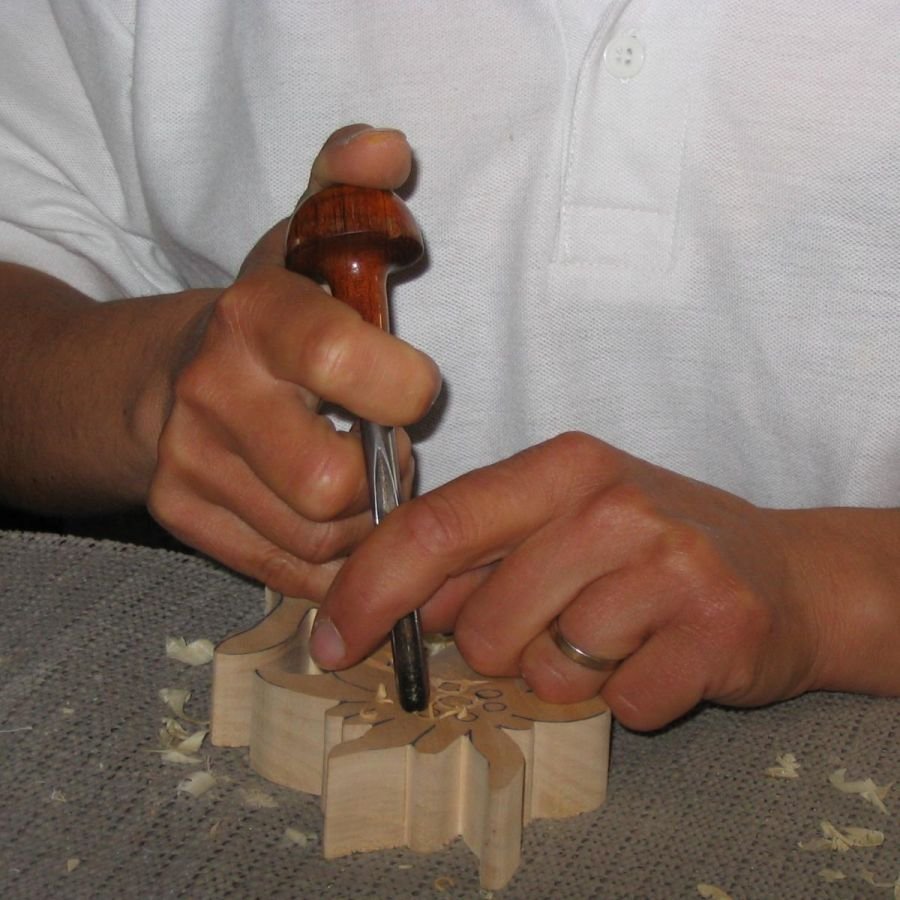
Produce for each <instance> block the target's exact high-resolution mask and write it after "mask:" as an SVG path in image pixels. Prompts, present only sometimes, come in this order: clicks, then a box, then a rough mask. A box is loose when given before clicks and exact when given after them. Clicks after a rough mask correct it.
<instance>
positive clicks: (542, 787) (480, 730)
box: [213, 607, 610, 890]
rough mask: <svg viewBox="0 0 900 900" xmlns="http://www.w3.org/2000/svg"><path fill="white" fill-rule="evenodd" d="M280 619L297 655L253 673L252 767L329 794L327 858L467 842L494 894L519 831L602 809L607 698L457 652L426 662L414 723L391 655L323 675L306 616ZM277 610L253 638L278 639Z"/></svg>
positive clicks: (515, 852) (511, 866) (514, 858)
mask: <svg viewBox="0 0 900 900" xmlns="http://www.w3.org/2000/svg"><path fill="white" fill-rule="evenodd" d="M279 610H280V611H281V614H282V616H283V617H284V628H283V629H282V634H281V637H282V640H283V642H282V645H281V646H282V648H289V649H287V651H286V652H282V653H281V655H280V656H279V658H277V659H276V660H275V661H274V662H271V663H269V664H268V665H264V666H262V667H261V668H260V669H259V671H258V672H257V673H256V676H255V688H254V693H253V698H252V713H251V720H250V730H249V744H250V759H251V764H252V766H253V767H254V768H255V769H256V770H257V771H258V772H259V773H260V774H262V775H263V776H265V777H267V778H270V779H271V780H274V781H277V782H280V783H282V784H287V785H289V786H292V787H296V788H299V789H300V790H304V791H308V792H310V793H316V794H321V795H322V805H323V810H324V814H325V828H324V834H323V846H324V851H325V855H326V857H335V856H341V855H343V854H346V853H351V852H354V851H359V850H375V849H383V848H387V847H397V846H409V847H411V848H413V849H415V850H419V851H433V850H436V849H438V848H439V847H441V846H443V845H445V844H446V843H448V842H449V841H450V840H452V839H453V838H454V837H456V836H457V835H462V837H463V839H464V840H465V842H466V843H467V844H468V846H469V847H470V848H471V849H472V850H473V851H474V852H475V853H476V854H477V855H478V856H479V859H480V874H481V884H482V886H483V887H485V888H487V889H490V890H495V889H498V888H500V887H502V886H503V885H505V884H506V883H507V882H508V881H509V879H510V878H511V877H512V874H513V873H514V872H515V870H516V868H517V866H518V863H519V855H520V845H521V832H522V827H523V825H525V824H527V823H528V821H530V820H531V819H532V818H545V817H554V818H558V817H563V816H570V815H575V814H577V813H580V812H585V811H587V810H590V809H595V808H596V807H598V806H599V805H600V804H601V803H602V802H603V800H604V797H605V794H606V772H607V764H608V746H609V722H610V719H609V713H608V711H607V709H606V706H605V705H604V704H603V702H602V701H601V700H600V699H599V698H594V699H592V700H588V701H585V702H583V703H578V704H573V705H569V706H556V705H553V704H549V703H544V702H543V701H541V700H540V699H538V698H537V697H536V696H535V694H534V693H532V692H531V691H530V690H529V689H528V688H527V686H526V685H525V684H524V682H522V681H521V680H518V679H511V678H502V679H488V678H483V677H481V676H479V675H477V674H476V673H475V672H473V671H472V670H471V669H470V668H469V667H468V666H467V665H466V664H465V662H464V660H463V659H462V657H461V656H460V655H459V653H458V651H457V650H456V648H455V646H453V645H452V644H449V645H447V646H445V647H444V648H442V649H441V650H439V651H438V652H436V653H434V654H433V655H432V656H431V658H430V660H429V669H430V682H431V703H430V706H429V708H428V709H427V710H425V711H423V712H420V713H407V712H405V711H404V710H403V709H402V707H401V706H400V703H399V701H398V699H397V695H396V691H395V687H394V675H393V671H392V663H391V654H390V648H389V646H385V647H383V648H382V649H381V650H379V651H378V652H377V653H375V654H374V655H373V656H371V657H369V658H368V659H366V660H365V661H364V662H362V663H360V664H359V665H357V666H354V667H353V668H350V669H347V670H344V671H342V672H331V673H321V672H319V671H318V670H316V669H315V667H314V666H313V665H312V664H311V663H310V660H309V657H308V654H307V652H306V642H307V635H308V631H309V627H308V626H309V618H308V617H307V619H306V620H305V622H304V623H303V624H301V626H300V628H299V629H297V626H296V622H297V617H296V615H291V616H285V614H284V608H283V607H280V608H279ZM279 610H276V612H275V614H273V615H272V616H270V617H269V619H267V620H265V621H264V622H263V623H261V625H260V626H258V627H257V628H258V629H259V628H262V627H264V626H267V625H268V626H269V630H270V631H272V630H273V629H272V628H271V626H272V620H273V619H274V618H276V617H277V615H278V613H279ZM288 629H289V633H288V634H287V635H285V634H284V633H283V631H284V630H288ZM274 631H275V632H277V631H278V629H274ZM252 634H253V632H252V631H251V632H246V633H245V634H244V635H239V636H238V638H246V637H247V636H248V635H252ZM273 636H274V635H273ZM234 640H235V639H232V642H233V641H234ZM251 643H253V642H252V641H251ZM258 644H259V642H258V641H257V642H256V645H257V646H258ZM222 649H225V650H228V651H229V652H232V653H233V652H234V649H235V647H234V645H233V644H232V646H231V647H229V646H228V644H226V645H223V647H222V648H220V651H221V650H222ZM268 649H269V652H270V654H271V651H272V647H271V645H270V647H269V648H268ZM220 651H217V656H218V652H220ZM217 677H218V675H217ZM222 693H223V692H220V695H221V694H222ZM214 696H215V691H214ZM213 710H214V715H213V740H214V741H215V742H217V743H219V742H220V741H218V740H217V739H216V704H215V702H214V707H213ZM222 742H224V743H227V742H228V741H222Z"/></svg>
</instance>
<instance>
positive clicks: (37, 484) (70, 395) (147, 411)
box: [0, 263, 217, 514]
mask: <svg viewBox="0 0 900 900" xmlns="http://www.w3.org/2000/svg"><path fill="white" fill-rule="evenodd" d="M216 295H217V292H215V291H187V292H184V293H181V294H176V295H165V296H158V297H147V298H136V299H129V300H122V301H115V302H110V303H97V302H95V301H93V300H92V299H90V298H89V297H87V296H85V295H84V294H81V293H80V292H78V291H76V290H75V289H74V288H72V287H70V286H69V285H66V284H64V283H63V282H60V281H58V280H57V279H54V278H52V277H50V276H48V275H45V274H43V273H41V272H37V271H35V270H33V269H28V268H25V267H22V266H17V265H13V264H9V263H3V264H0V303H2V308H3V310H4V316H3V318H2V321H0V344H2V346H3V347H4V352H3V354H2V356H0V420H2V422H3V428H2V430H0V502H3V503H6V504H7V505H11V506H16V507H19V508H23V509H29V510H32V511H36V512H44V513H76V514H77V513H89V512H102V511H108V510H115V509H121V508H125V507H128V506H134V505H138V504H140V503H142V502H143V500H144V498H145V495H146V489H147V486H148V483H149V480H150V476H151V473H152V471H153V467H154V463H155V454H156V441H157V438H158V436H159V430H160V428H161V425H162V421H163V418H164V415H165V412H166V409H167V405H168V403H169V396H170V386H171V373H172V372H173V371H174V369H175V367H176V366H177V363H178V357H179V355H180V354H183V353H185V352H186V345H187V343H188V342H189V340H190V333H191V328H192V323H193V322H194V321H196V320H197V319H198V318H200V317H202V315H203V313H204V311H205V309H206V308H207V307H208V306H209V304H210V303H211V302H212V300H213V299H214V298H215V296H216Z"/></svg>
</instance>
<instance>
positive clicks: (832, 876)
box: [819, 869, 847, 883]
mask: <svg viewBox="0 0 900 900" xmlns="http://www.w3.org/2000/svg"><path fill="white" fill-rule="evenodd" d="M846 877H847V876H846V875H845V874H844V873H843V872H842V871H841V870H840V869H820V870H819V878H821V879H822V881H827V882H829V883H831V882H832V881H843V880H844V879H845V878H846Z"/></svg>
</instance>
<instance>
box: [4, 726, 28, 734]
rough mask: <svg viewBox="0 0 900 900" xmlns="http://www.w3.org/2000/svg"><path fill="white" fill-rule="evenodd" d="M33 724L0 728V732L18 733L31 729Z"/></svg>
mask: <svg viewBox="0 0 900 900" xmlns="http://www.w3.org/2000/svg"><path fill="white" fill-rule="evenodd" d="M33 730H34V725H19V726H18V727H16V728H0V734H18V733H19V732H20V731H33Z"/></svg>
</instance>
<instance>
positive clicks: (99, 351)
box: [0, 126, 440, 598]
mask: <svg viewBox="0 0 900 900" xmlns="http://www.w3.org/2000/svg"><path fill="white" fill-rule="evenodd" d="M409 166H410V151H409V147H408V145H407V143H406V140H405V138H404V137H403V135H402V134H400V133H399V132H396V131H377V130H373V129H370V128H364V127H362V126H349V127H348V128H346V129H342V130H341V131H340V132H336V133H335V135H333V136H332V138H330V139H329V141H328V142H327V143H326V145H325V147H324V148H323V150H322V152H321V153H320V155H319V157H318V158H317V159H316V162H315V163H314V165H313V169H312V174H311V178H310V183H309V188H308V190H310V191H314V190H318V189H320V188H321V187H323V186H325V185H326V184H328V183H331V182H332V181H350V182H355V183H359V184H364V185H372V186H383V187H393V186H396V185H398V184H400V183H402V182H403V181H404V180H405V179H406V178H407V176H408V173H409ZM284 225H285V223H280V224H279V225H277V226H275V227H274V228H273V229H272V230H271V231H270V232H269V233H268V234H267V235H265V236H264V237H263V238H262V239H261V240H260V242H259V244H258V245H257V246H256V247H255V248H254V250H253V251H252V252H251V253H250V255H249V256H248V258H247V260H246V261H245V263H244V266H243V267H242V270H241V273H240V275H239V277H238V279H237V280H236V281H235V283H234V284H233V285H231V286H230V287H229V288H227V289H225V290H221V291H214V290H197V291H185V292H182V293H179V294H173V295H169V296H157V297H146V298H131V299H124V300H121V301H116V302H111V303H96V302H94V301H93V300H92V299H90V298H88V297H86V296H84V295H83V294H81V293H79V292H78V291H76V290H74V289H73V288H71V287H69V286H68V285H65V284H63V283H61V282H59V281H58V280H56V279H53V278H50V277H49V276H47V275H45V274H42V273H40V272H36V271H34V270H31V269H26V268H24V267H21V266H15V265H11V264H3V265H0V297H2V302H3V308H4V312H5V315H4V317H3V320H2V322H0V330H2V336H0V343H2V345H3V346H4V348H9V349H8V352H5V353H4V354H3V356H2V358H0V419H2V421H3V423H4V427H3V429H2V434H0V499H2V500H3V501H4V502H6V503H7V504H9V505H14V506H17V507H20V508H23V509H29V510H33V511H40V512H48V513H80V512H99V511H107V510H115V509H121V508H123V507H127V506H133V505H137V504H141V503H147V504H148V506H149V508H150V510H151V512H152V513H153V514H154V516H155V517H156V518H157V519H159V521H160V522H161V523H162V524H163V525H165V526H166V527H167V528H168V529H169V530H170V531H172V532H173V533H174V534H175V535H176V536H178V537H179V538H181V539H182V540H184V541H186V542H187V543H189V544H192V545H194V546H196V547H198V548H199V549H201V550H203V551H205V552H207V553H209V554H211V555H213V556H215V557H217V558H218V559H220V560H221V561H222V562H224V563H225V564H226V565H229V566H231V567H233V568H235V569H237V570H239V571H241V572H244V573H245V574H248V575H250V576H252V577H255V578H258V579H260V580H263V581H266V582H268V583H269V584H271V585H272V586H273V587H275V588H276V589H280V590H284V591H286V592H289V593H293V594H302V595H305V596H310V597H313V598H315V597H318V596H321V594H322V593H323V592H324V590H325V588H326V587H327V585H328V584H329V583H330V581H331V578H332V577H333V574H334V571H335V570H336V569H337V567H338V566H339V565H340V562H341V560H342V558H343V557H344V556H345V555H346V553H347V552H349V550H350V548H352V547H353V546H354V545H355V544H356V543H357V542H358V541H359V540H360V539H361V538H362V537H363V536H364V535H365V534H366V533H367V532H368V531H369V530H370V528H371V524H370V521H369V518H370V517H369V515H368V513H367V510H366V492H365V477H364V468H363V465H362V454H361V451H360V447H359V441H358V438H357V436H356V435H353V434H343V433H338V432H336V431H335V429H334V428H333V427H332V425H331V423H330V422H329V421H328V420H327V419H326V418H325V417H323V416H321V415H319V414H318V407H319V404H320V401H321V400H328V401H331V402H333V403H337V404H339V405H342V406H344V407H346V408H347V409H348V410H350V411H351V412H353V413H355V414H357V415H362V416H366V417H368V418H373V419H376V420H378V421H382V422H385V423H387V424H397V425H406V424H409V423H411V422H413V421H415V420H416V419H418V418H419V417H420V416H421V415H423V414H424V413H425V412H426V411H427V409H428V407H429V406H430V404H431V402H432V401H433V399H434V397H435V396H436V394H437V392H438V390H439V386H440V378H439V374H438V370H437V367H436V366H435V364H434V363H433V362H432V361H431V360H430V359H428V358H427V357H426V356H425V355H424V354H422V353H420V352H419V351H417V350H415V349H413V348H412V347H410V346H409V345H407V344H405V343H403V342H402V341H399V340H397V339H396V338H393V337H391V336H390V335H387V334H385V333H384V332H382V331H380V330H379V329H377V328H375V327H373V326H370V325H367V324H366V323H365V322H363V321H362V320H361V319H360V317H359V316H358V315H357V314H356V313H355V312H354V311H353V310H351V309H350V308H349V307H346V306H345V305H344V304H341V303H337V302H336V301H334V300H333V299H332V298H331V297H329V296H328V295H327V294H326V293H325V292H323V291H322V290H321V289H320V288H319V287H318V286H317V285H315V284H313V283H312V282H310V281H308V280H307V279H305V278H302V277H300V276H298V275H294V274H293V273H290V272H287V271H286V270H285V269H284V266H283V257H282V248H283V240H284ZM262 435H265V440H262V439H261V437H262ZM400 449H401V457H402V463H403V466H404V471H405V473H406V478H407V480H409V478H410V477H411V455H410V448H409V442H408V440H405V439H404V440H401V442H400Z"/></svg>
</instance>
